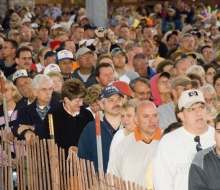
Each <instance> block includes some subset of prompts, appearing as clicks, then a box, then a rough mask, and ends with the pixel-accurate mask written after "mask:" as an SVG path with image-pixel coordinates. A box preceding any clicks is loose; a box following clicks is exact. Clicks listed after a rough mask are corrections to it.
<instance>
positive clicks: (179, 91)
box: [171, 83, 192, 100]
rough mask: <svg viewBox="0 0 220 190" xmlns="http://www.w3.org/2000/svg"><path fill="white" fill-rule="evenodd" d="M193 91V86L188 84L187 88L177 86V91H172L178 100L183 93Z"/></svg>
mask: <svg viewBox="0 0 220 190" xmlns="http://www.w3.org/2000/svg"><path fill="white" fill-rule="evenodd" d="M190 89H192V84H191V83H190V84H187V85H186V86H177V87H176V89H172V90H171V92H172V95H173V97H174V98H176V99H177V100H178V99H179V98H180V96H181V94H182V92H183V91H186V90H190Z"/></svg>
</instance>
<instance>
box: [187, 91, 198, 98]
mask: <svg viewBox="0 0 220 190" xmlns="http://www.w3.org/2000/svg"><path fill="white" fill-rule="evenodd" d="M192 96H199V94H198V92H196V91H192V92H189V97H192Z"/></svg>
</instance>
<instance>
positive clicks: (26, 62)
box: [7, 47, 37, 81]
mask: <svg viewBox="0 0 220 190" xmlns="http://www.w3.org/2000/svg"><path fill="white" fill-rule="evenodd" d="M15 62H16V63H17V66H16V69H17V70H21V69H25V70H26V71H27V73H28V75H29V76H30V77H31V78H33V77H34V76H35V75H36V74H37V72H36V71H34V70H32V51H31V50H30V49H29V48H28V47H21V48H19V49H18V50H17V51H16V53H15ZM12 78H13V74H12V75H10V76H8V78H7V80H10V81H12Z"/></svg>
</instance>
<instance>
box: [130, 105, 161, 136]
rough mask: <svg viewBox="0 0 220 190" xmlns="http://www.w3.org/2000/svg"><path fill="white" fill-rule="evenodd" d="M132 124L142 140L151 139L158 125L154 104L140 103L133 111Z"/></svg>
mask: <svg viewBox="0 0 220 190" xmlns="http://www.w3.org/2000/svg"><path fill="white" fill-rule="evenodd" d="M134 122H135V124H136V125H137V126H138V129H139V131H140V134H141V136H142V137H143V138H145V139H149V138H152V137H153V135H154V134H155V132H156V130H157V128H158V124H159V117H158V111H157V108H156V106H155V104H154V103H152V102H150V101H142V102H140V103H139V104H138V105H137V107H136V109H135V117H134Z"/></svg>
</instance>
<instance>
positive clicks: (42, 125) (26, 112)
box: [12, 98, 61, 139]
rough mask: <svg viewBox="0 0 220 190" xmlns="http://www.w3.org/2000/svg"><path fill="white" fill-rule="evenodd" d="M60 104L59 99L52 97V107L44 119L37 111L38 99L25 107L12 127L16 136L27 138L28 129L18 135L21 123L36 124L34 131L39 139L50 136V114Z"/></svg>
mask: <svg viewBox="0 0 220 190" xmlns="http://www.w3.org/2000/svg"><path fill="white" fill-rule="evenodd" d="M60 104H61V103H59V102H58V101H57V100H55V99H53V98H52V99H51V101H50V109H49V111H48V112H47V114H46V117H45V118H44V120H42V119H41V118H40V116H39V114H38V113H37V111H36V108H37V105H36V100H35V101H34V102H33V103H31V104H30V105H28V106H26V107H24V108H23V109H22V110H21V112H20V113H19V116H18V118H17V120H16V122H15V124H14V127H13V129H12V132H13V134H14V136H16V137H18V138H19V139H25V137H24V134H25V133H26V132H27V131H28V130H24V131H23V132H22V133H21V134H20V135H18V133H17V131H18V128H19V124H24V125H34V127H35V130H34V133H35V134H36V135H37V136H38V137H39V139H48V138H50V135H49V122H48V114H49V113H51V112H52V111H53V110H54V109H56V108H57V107H59V106H60Z"/></svg>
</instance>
